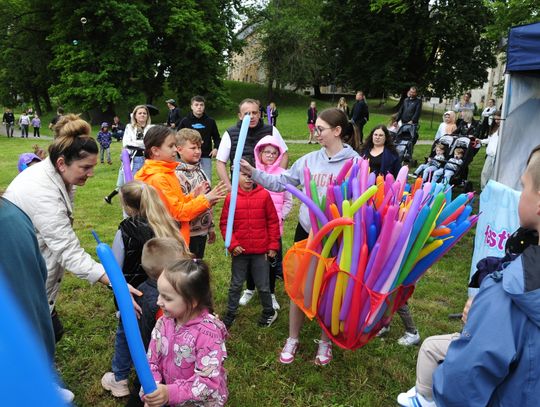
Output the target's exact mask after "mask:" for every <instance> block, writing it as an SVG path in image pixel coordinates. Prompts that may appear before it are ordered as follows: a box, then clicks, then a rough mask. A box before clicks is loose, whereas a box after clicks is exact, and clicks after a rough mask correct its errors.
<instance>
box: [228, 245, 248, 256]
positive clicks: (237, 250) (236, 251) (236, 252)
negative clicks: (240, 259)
mask: <svg viewBox="0 0 540 407" xmlns="http://www.w3.org/2000/svg"><path fill="white" fill-rule="evenodd" d="M245 251H246V249H244V248H243V247H242V246H236V247H235V248H234V249H233V251H232V252H231V253H232V255H233V256H239V255H241V254H242V253H244V252H245Z"/></svg>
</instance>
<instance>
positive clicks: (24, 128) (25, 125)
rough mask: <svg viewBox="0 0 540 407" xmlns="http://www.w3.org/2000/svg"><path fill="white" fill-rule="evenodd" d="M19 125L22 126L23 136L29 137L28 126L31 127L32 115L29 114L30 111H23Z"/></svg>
mask: <svg viewBox="0 0 540 407" xmlns="http://www.w3.org/2000/svg"><path fill="white" fill-rule="evenodd" d="M19 126H21V138H23V137H25V138H28V128H29V127H30V116H28V113H26V112H23V113H21V116H20V117H19Z"/></svg>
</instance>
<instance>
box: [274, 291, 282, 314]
mask: <svg viewBox="0 0 540 407" xmlns="http://www.w3.org/2000/svg"><path fill="white" fill-rule="evenodd" d="M272 308H274V310H276V311H278V310H280V309H281V307H280V306H279V303H278V302H277V299H276V294H272Z"/></svg>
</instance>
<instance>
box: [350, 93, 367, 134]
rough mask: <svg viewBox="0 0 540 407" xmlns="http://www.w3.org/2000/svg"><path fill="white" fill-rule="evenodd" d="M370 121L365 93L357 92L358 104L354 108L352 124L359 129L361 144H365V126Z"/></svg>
mask: <svg viewBox="0 0 540 407" xmlns="http://www.w3.org/2000/svg"><path fill="white" fill-rule="evenodd" d="M368 120H369V108H368V105H367V103H366V98H365V97H364V92H363V91H361V90H359V91H358V92H356V102H355V103H354V105H353V108H352V117H351V122H352V123H353V125H354V126H356V127H357V128H358V132H359V135H360V144H362V143H363V142H364V126H365V125H366V123H367V122H368Z"/></svg>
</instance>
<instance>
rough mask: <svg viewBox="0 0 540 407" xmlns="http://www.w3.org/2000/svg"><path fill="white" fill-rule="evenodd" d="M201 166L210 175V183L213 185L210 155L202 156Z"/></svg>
mask: <svg viewBox="0 0 540 407" xmlns="http://www.w3.org/2000/svg"><path fill="white" fill-rule="evenodd" d="M201 168H202V170H203V171H204V173H205V174H206V176H207V177H208V181H209V182H210V185H212V159H211V158H209V157H203V158H201Z"/></svg>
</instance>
